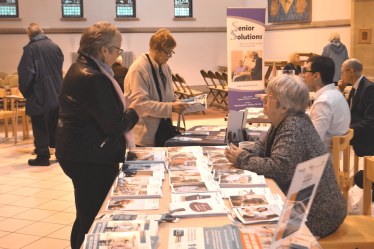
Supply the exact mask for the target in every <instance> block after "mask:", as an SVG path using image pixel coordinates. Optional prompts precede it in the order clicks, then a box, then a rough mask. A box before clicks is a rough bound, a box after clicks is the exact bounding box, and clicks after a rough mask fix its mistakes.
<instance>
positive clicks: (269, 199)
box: [229, 194, 283, 208]
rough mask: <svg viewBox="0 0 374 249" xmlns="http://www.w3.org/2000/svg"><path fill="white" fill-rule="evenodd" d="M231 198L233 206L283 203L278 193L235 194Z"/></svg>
mask: <svg viewBox="0 0 374 249" xmlns="http://www.w3.org/2000/svg"><path fill="white" fill-rule="evenodd" d="M229 200H230V203H231V206H232V207H233V208H239V207H251V206H263V205H268V204H276V203H283V202H282V197H281V196H280V195H278V194H263V195H233V196H230V198H229Z"/></svg>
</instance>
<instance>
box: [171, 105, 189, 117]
mask: <svg viewBox="0 0 374 249" xmlns="http://www.w3.org/2000/svg"><path fill="white" fill-rule="evenodd" d="M187 107H188V104H186V103H183V102H173V109H172V111H173V112H176V113H179V114H180V113H182V112H184V111H185V110H186V109H187Z"/></svg>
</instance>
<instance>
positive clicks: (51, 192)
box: [0, 189, 69, 203]
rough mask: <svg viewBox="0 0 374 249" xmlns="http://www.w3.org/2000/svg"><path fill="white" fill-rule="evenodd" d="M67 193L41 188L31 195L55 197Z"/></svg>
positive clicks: (66, 192)
mask: <svg viewBox="0 0 374 249" xmlns="http://www.w3.org/2000/svg"><path fill="white" fill-rule="evenodd" d="M67 194H69V192H68V191H61V190H52V189H46V190H42V191H40V192H38V193H36V194H34V195H33V196H34V197H40V198H49V199H56V198H58V197H61V196H63V195H67ZM0 203H1V202H0Z"/></svg>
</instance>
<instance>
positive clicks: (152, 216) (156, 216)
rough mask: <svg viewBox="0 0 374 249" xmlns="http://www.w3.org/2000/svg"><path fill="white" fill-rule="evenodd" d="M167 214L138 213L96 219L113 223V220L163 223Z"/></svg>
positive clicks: (100, 215) (116, 214)
mask: <svg viewBox="0 0 374 249" xmlns="http://www.w3.org/2000/svg"><path fill="white" fill-rule="evenodd" d="M165 216H166V214H136V213H129V212H126V213H123V214H122V213H120V212H119V213H111V214H99V215H98V216H96V219H101V220H102V221H112V220H155V221H162V220H163V219H164V218H165Z"/></svg>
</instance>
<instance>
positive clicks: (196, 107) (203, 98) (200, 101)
mask: <svg viewBox="0 0 374 249" xmlns="http://www.w3.org/2000/svg"><path fill="white" fill-rule="evenodd" d="M182 102H183V103H186V104H188V107H187V109H186V110H185V111H184V112H183V114H186V113H192V112H201V111H205V110H206V109H207V108H208V107H207V95H206V94H202V95H198V96H194V97H192V98H188V99H184V100H182Z"/></svg>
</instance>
